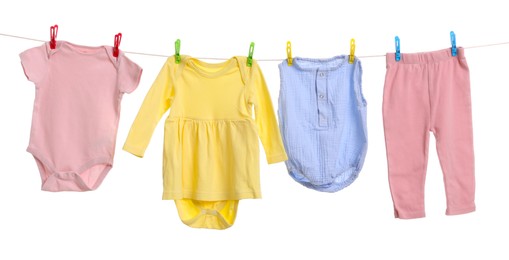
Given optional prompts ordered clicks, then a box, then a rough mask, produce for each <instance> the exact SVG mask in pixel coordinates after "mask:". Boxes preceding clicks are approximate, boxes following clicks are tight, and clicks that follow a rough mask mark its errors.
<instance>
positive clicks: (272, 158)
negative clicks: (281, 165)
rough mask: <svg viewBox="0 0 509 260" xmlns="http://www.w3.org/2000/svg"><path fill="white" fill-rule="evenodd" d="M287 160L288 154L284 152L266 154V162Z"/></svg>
mask: <svg viewBox="0 0 509 260" xmlns="http://www.w3.org/2000/svg"><path fill="white" fill-rule="evenodd" d="M286 160H288V156H286V153H279V154H271V155H267V163H268V164H271V163H278V162H282V161H286Z"/></svg>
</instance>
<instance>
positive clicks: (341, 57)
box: [293, 55, 347, 71]
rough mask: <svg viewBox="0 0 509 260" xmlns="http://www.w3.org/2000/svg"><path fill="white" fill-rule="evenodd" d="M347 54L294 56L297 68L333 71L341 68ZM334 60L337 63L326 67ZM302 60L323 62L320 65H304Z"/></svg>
mask: <svg viewBox="0 0 509 260" xmlns="http://www.w3.org/2000/svg"><path fill="white" fill-rule="evenodd" d="M346 59H347V58H346V55H338V56H334V57H331V58H302V57H295V58H293V64H294V65H295V67H296V68H298V69H300V70H304V71H333V70H337V69H339V68H341V67H342V66H343V64H345V62H346ZM333 61H337V64H335V65H334V66H331V67H324V66H323V65H327V63H331V62H333ZM301 62H315V63H322V65H320V66H312V67H303V66H302V64H300V63H301Z"/></svg>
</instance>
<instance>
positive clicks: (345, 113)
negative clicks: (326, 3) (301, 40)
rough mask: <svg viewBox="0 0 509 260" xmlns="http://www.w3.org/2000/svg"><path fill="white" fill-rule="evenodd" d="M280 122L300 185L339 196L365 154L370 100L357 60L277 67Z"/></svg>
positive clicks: (340, 58)
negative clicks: (363, 88) (368, 100)
mask: <svg viewBox="0 0 509 260" xmlns="http://www.w3.org/2000/svg"><path fill="white" fill-rule="evenodd" d="M279 71H280V75H281V88H280V93H279V110H278V115H279V123H280V129H281V134H282V137H283V143H284V145H285V148H286V151H287V153H288V158H289V159H288V161H286V166H287V168H288V172H289V174H290V176H291V177H292V178H293V179H294V180H295V181H297V182H299V183H300V184H302V185H304V186H306V187H308V188H311V189H315V190H318V191H324V192H336V191H338V190H341V189H343V188H345V187H347V186H348V185H350V184H351V183H352V182H353V181H354V180H355V179H356V178H357V176H358V174H359V172H360V170H361V169H362V165H363V163H364V158H365V156H366V151H367V129H366V100H365V99H364V97H363V95H362V90H361V77H362V68H361V63H360V61H359V60H358V59H357V58H356V59H355V60H354V62H353V64H350V63H348V56H345V55H343V56H337V57H333V58H330V59H305V58H298V57H297V58H294V59H293V66H288V63H287V61H284V62H283V63H281V64H279Z"/></svg>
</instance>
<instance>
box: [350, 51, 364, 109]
mask: <svg viewBox="0 0 509 260" xmlns="http://www.w3.org/2000/svg"><path fill="white" fill-rule="evenodd" d="M355 60H356V62H355V67H354V74H353V75H354V84H355V89H356V92H357V97H358V98H357V100H358V102H359V106H360V107H366V105H367V102H366V99H365V98H364V94H363V93H362V65H361V61H360V60H359V59H358V58H355Z"/></svg>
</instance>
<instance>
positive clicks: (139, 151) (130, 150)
mask: <svg viewBox="0 0 509 260" xmlns="http://www.w3.org/2000/svg"><path fill="white" fill-rule="evenodd" d="M122 150H124V151H126V152H128V153H131V154H133V155H136V156H138V157H140V158H143V155H145V149H143V148H139V147H134V146H130V145H128V144H127V143H126V144H124V147H122Z"/></svg>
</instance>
